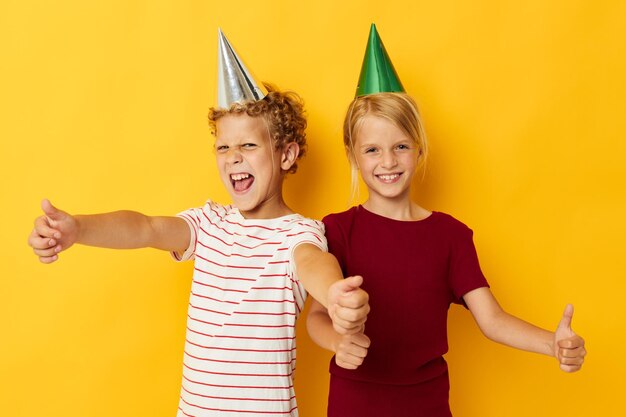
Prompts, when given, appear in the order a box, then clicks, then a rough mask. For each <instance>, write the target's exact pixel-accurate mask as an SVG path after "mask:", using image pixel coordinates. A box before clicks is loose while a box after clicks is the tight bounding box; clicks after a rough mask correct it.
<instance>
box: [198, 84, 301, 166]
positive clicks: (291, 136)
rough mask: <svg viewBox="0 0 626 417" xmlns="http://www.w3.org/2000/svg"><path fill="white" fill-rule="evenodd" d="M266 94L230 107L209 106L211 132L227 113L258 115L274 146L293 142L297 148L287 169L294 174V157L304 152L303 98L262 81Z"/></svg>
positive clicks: (215, 130) (215, 131) (214, 132)
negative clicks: (257, 98) (296, 153)
mask: <svg viewBox="0 0 626 417" xmlns="http://www.w3.org/2000/svg"><path fill="white" fill-rule="evenodd" d="M263 85H265V88H266V89H267V91H268V93H267V95H266V96H265V97H264V98H263V99H262V100H258V101H248V102H244V103H233V104H232V105H231V106H230V108H228V109H222V108H216V107H211V109H209V126H210V127H211V133H212V134H213V135H215V134H216V133H217V126H216V124H217V121H218V120H219V119H220V118H221V117H223V116H226V115H228V114H242V113H245V114H247V115H248V116H251V117H262V118H263V120H265V122H266V123H267V127H268V131H269V134H270V140H271V141H272V142H273V143H274V147H275V148H276V149H281V148H282V147H283V146H284V145H286V144H288V143H292V142H295V143H297V144H298V146H299V147H300V152H299V153H298V157H297V159H296V162H294V164H293V165H292V166H291V168H290V169H289V170H288V171H287V172H288V173H294V172H296V170H297V169H298V164H297V160H298V159H300V158H302V157H303V156H304V154H305V153H306V132H305V130H306V116H305V112H304V101H303V100H302V98H301V97H300V96H299V95H298V94H297V93H295V92H293V91H279V90H278V89H277V88H276V87H275V86H273V85H271V84H267V83H263Z"/></svg>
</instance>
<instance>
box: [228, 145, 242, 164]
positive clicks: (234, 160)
mask: <svg viewBox="0 0 626 417" xmlns="http://www.w3.org/2000/svg"><path fill="white" fill-rule="evenodd" d="M241 161H242V157H241V150H240V149H239V147H236V146H235V147H232V148H230V149H229V150H228V152H226V162H227V163H229V164H238V163H240V162H241Z"/></svg>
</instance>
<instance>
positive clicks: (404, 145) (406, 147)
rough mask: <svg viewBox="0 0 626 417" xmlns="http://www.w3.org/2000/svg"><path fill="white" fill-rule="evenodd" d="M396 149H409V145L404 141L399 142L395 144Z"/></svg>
mask: <svg viewBox="0 0 626 417" xmlns="http://www.w3.org/2000/svg"><path fill="white" fill-rule="evenodd" d="M397 149H399V150H401V151H406V150H409V149H411V147H410V146H409V145H407V144H405V143H401V144H399V145H398V146H397Z"/></svg>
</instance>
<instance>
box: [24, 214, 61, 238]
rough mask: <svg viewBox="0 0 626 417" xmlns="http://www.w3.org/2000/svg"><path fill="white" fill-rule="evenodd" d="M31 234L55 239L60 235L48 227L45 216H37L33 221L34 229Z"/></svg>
mask: <svg viewBox="0 0 626 417" xmlns="http://www.w3.org/2000/svg"><path fill="white" fill-rule="evenodd" d="M33 233H36V234H37V235H39V236H40V237H48V238H52V237H53V238H56V239H59V238H60V237H61V233H60V232H59V231H58V230H57V229H55V228H53V227H51V226H50V223H49V222H48V218H47V217H46V216H39V217H37V218H36V219H35V229H34V230H33ZM31 235H32V234H31Z"/></svg>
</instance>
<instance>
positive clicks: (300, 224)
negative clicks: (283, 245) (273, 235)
mask: <svg viewBox="0 0 626 417" xmlns="http://www.w3.org/2000/svg"><path fill="white" fill-rule="evenodd" d="M277 220H278V221H279V223H278V224H276V226H277V227H278V228H279V229H280V231H281V232H283V233H285V238H286V239H287V240H289V241H291V242H290V246H292V247H293V246H296V245H298V244H300V243H311V244H314V245H315V246H318V247H319V248H321V249H323V250H326V237H325V236H324V223H322V222H321V221H319V220H314V219H309V218H307V217H304V216H302V215H300V214H297V215H294V216H290V217H289V218H288V219H282V220H281V219H277Z"/></svg>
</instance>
